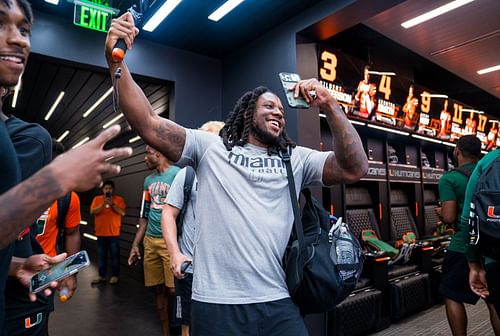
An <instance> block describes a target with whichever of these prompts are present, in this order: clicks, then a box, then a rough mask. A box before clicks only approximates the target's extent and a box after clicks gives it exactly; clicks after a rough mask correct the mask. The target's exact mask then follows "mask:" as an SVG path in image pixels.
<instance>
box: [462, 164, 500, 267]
mask: <svg viewBox="0 0 500 336" xmlns="http://www.w3.org/2000/svg"><path fill="white" fill-rule="evenodd" d="M470 209H471V211H470V218H469V229H470V244H471V245H478V247H479V249H480V250H481V253H482V254H483V255H484V256H487V257H490V258H493V259H496V260H500V156H498V157H497V158H496V159H495V160H494V161H493V162H492V163H491V164H490V166H489V167H488V168H487V169H486V170H485V171H483V173H482V174H481V176H480V177H479V180H478V182H477V184H476V190H475V192H474V194H473V196H472V201H471V204H470Z"/></svg>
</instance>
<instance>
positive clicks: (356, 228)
mask: <svg viewBox="0 0 500 336" xmlns="http://www.w3.org/2000/svg"><path fill="white" fill-rule="evenodd" d="M346 220H347V223H348V224H349V227H350V228H351V230H352V232H353V233H354V234H355V235H356V237H357V238H358V239H360V240H361V232H363V230H373V231H375V233H376V234H377V236H379V237H380V233H379V231H378V227H377V225H375V223H377V220H376V218H375V213H374V212H373V209H348V210H346Z"/></svg>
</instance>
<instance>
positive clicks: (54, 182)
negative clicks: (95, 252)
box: [0, 0, 132, 335]
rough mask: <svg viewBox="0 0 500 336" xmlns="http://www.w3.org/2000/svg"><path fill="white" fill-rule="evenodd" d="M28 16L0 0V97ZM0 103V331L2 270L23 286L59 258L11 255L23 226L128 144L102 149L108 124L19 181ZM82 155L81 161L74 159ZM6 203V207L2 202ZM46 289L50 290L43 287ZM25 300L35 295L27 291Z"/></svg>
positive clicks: (16, 65)
mask: <svg viewBox="0 0 500 336" xmlns="http://www.w3.org/2000/svg"><path fill="white" fill-rule="evenodd" d="M32 22H33V15H32V12H31V7H30V4H29V2H28V1H27V0H0V27H1V29H0V96H1V97H4V96H5V95H6V93H7V92H8V91H9V88H11V87H14V86H15V85H16V84H17V82H18V80H19V77H20V75H21V73H22V72H23V71H24V68H25V65H26V62H27V59H28V55H29V53H30V51H31V47H30V30H31V26H32ZM6 120H7V117H6V116H5V115H4V114H3V112H2V103H1V102H0V148H1V150H0V162H1V163H2V164H1V165H0V205H2V206H0V230H1V232H2V235H0V335H1V334H3V333H4V309H5V303H4V292H5V281H6V278H7V275H8V274H10V275H13V276H15V277H17V279H18V280H19V281H20V282H21V283H22V284H23V285H25V286H28V285H29V281H30V279H31V276H32V275H33V274H34V273H36V272H38V271H40V270H42V269H44V268H47V267H48V266H49V265H50V264H53V263H55V262H58V261H60V260H61V259H63V258H64V255H61V256H60V257H54V258H50V257H48V256H46V255H35V256H32V257H30V258H28V259H18V258H14V259H12V253H13V248H14V245H13V244H12V242H14V241H15V239H16V238H17V236H18V235H19V233H21V232H22V231H23V229H25V228H26V227H28V226H29V225H30V224H31V223H33V222H34V221H35V219H36V218H37V217H38V216H39V215H40V214H41V213H42V212H43V211H44V210H45V209H47V208H48V206H49V205H50V204H51V203H52V202H53V201H54V200H55V199H57V198H59V197H62V196H63V195H65V194H66V193H68V192H69V191H72V190H76V191H84V190H88V189H90V188H93V187H95V186H96V185H99V183H101V181H102V176H101V175H102V174H104V173H118V172H119V171H120V167H119V166H116V165H112V164H110V163H107V162H106V159H107V158H109V157H111V156H114V157H121V156H128V155H130V154H131V153H132V150H131V149H130V148H115V149H111V150H106V151H105V150H103V146H104V145H105V143H106V142H107V141H109V140H110V139H111V138H113V137H114V136H116V135H117V134H118V133H119V132H120V128H119V127H112V128H110V129H108V130H106V131H104V132H103V133H101V134H100V135H99V136H98V137H96V138H95V139H93V140H92V141H90V142H88V143H87V144H85V145H83V146H80V147H79V148H77V149H75V150H73V151H70V152H68V153H67V154H65V155H62V156H60V157H58V158H57V159H56V160H54V161H53V162H52V163H51V164H49V165H48V166H46V167H45V168H43V169H42V170H40V171H39V172H37V173H36V174H35V175H33V176H32V177H31V178H29V179H28V180H26V181H24V182H22V183H19V181H20V178H21V172H20V168H19V164H18V160H17V158H16V153H15V150H14V147H13V145H12V142H11V140H10V139H9V135H8V133H7V129H6V126H5V121H6ZM82 157H84V158H85V160H80V158H82ZM5 205H8V206H5ZM48 292H50V290H49V291H48ZM30 299H31V300H35V299H36V296H35V295H33V294H30Z"/></svg>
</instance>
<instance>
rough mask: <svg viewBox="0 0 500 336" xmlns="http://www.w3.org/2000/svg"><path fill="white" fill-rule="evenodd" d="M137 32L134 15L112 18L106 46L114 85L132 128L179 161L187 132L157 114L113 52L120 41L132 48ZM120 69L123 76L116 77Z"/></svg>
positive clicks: (121, 106) (174, 160)
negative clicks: (114, 58) (114, 57)
mask: <svg viewBox="0 0 500 336" xmlns="http://www.w3.org/2000/svg"><path fill="white" fill-rule="evenodd" d="M137 34H138V29H137V28H135V26H134V22H133V18H132V15H131V14H130V13H128V12H127V13H125V14H123V15H122V16H121V17H119V18H117V19H113V22H112V24H111V27H110V29H109V31H108V36H107V37H106V44H105V56H106V61H107V63H108V68H109V72H110V74H111V78H112V80H113V82H114V83H115V84H116V87H117V88H118V96H119V100H120V109H121V111H122V112H123V114H124V115H125V117H126V118H127V120H128V122H129V123H130V125H131V126H132V128H133V129H134V130H135V131H136V132H137V133H138V134H139V135H140V136H141V138H142V139H143V140H144V141H145V142H146V143H147V144H148V145H150V146H151V147H153V148H155V149H157V150H158V151H160V152H161V153H162V154H163V155H165V157H167V158H168V159H169V160H170V161H173V162H176V161H178V160H179V159H180V157H181V154H182V150H183V148H184V143H185V141H186V132H185V130H184V128H183V127H181V126H179V125H177V124H176V123H174V122H173V121H170V120H168V119H165V118H162V117H160V116H158V115H156V114H155V113H154V111H153V109H152V107H151V104H150V103H149V101H148V99H147V97H146V96H145V95H144V92H142V90H141V88H140V87H139V86H138V85H137V84H136V83H135V81H134V80H133V78H132V76H131V74H130V71H129V70H128V67H127V66H126V64H125V62H116V61H115V60H113V58H112V56H111V53H112V51H113V48H114V46H115V44H116V42H117V41H118V39H123V40H124V41H125V43H126V45H127V48H128V49H132V45H133V43H134V39H135V36H136V35H137ZM118 68H120V69H121V76H120V78H119V79H117V78H116V77H117V76H115V74H116V72H117V71H118Z"/></svg>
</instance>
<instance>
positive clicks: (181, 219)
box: [175, 166, 195, 237]
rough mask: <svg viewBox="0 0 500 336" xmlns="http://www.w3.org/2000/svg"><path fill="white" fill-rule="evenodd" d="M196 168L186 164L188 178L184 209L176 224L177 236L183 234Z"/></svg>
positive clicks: (185, 185) (185, 187)
mask: <svg viewBox="0 0 500 336" xmlns="http://www.w3.org/2000/svg"><path fill="white" fill-rule="evenodd" d="M194 176H195V173H194V169H193V167H191V166H186V178H185V179H184V188H183V190H184V202H183V203H182V204H183V205H182V209H181V211H180V212H179V216H177V219H176V221H175V224H176V226H177V237H180V236H181V235H182V224H183V223H184V217H185V216H186V209H187V204H188V201H189V198H190V197H191V189H193V182H194Z"/></svg>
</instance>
